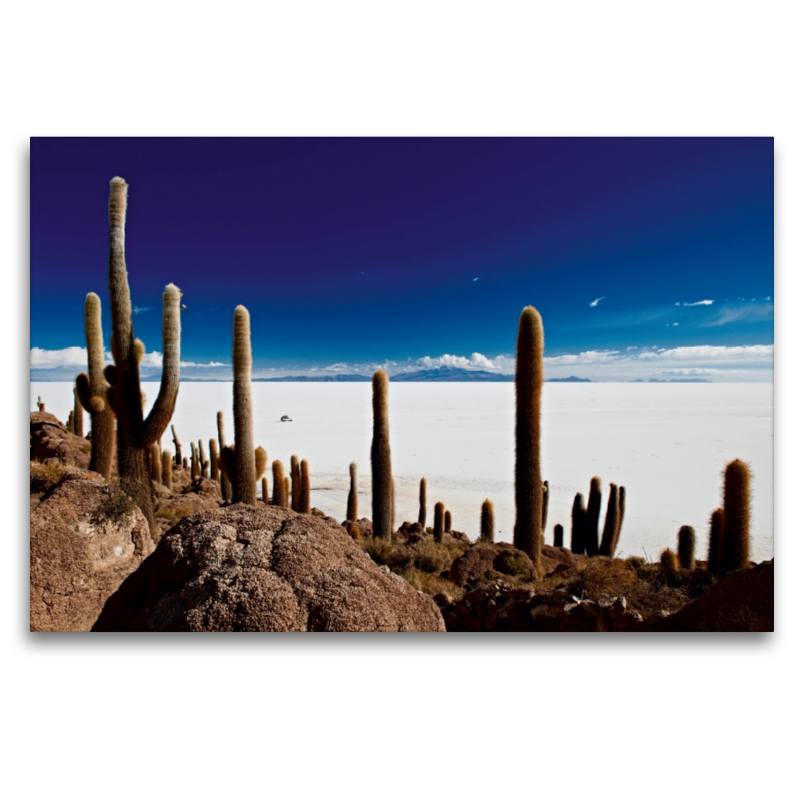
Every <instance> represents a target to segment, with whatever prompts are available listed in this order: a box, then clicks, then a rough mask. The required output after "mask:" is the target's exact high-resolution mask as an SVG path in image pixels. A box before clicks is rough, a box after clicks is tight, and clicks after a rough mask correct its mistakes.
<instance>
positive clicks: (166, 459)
mask: <svg viewBox="0 0 800 800" xmlns="http://www.w3.org/2000/svg"><path fill="white" fill-rule="evenodd" d="M172 464H173V460H172V453H170V452H169V450H164V451H162V453H161V483H162V484H163V485H164V486H166V488H167V489H169V490H170V491H172Z"/></svg>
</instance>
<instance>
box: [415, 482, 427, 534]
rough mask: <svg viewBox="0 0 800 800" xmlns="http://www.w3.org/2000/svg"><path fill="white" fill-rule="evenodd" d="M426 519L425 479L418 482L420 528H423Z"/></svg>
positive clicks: (418, 520) (418, 519)
mask: <svg viewBox="0 0 800 800" xmlns="http://www.w3.org/2000/svg"><path fill="white" fill-rule="evenodd" d="M427 517H428V482H427V481H426V480H425V478H421V479H420V482H419V517H417V522H419V524H420V525H422V527H423V528H424V527H425V520H426V519H427Z"/></svg>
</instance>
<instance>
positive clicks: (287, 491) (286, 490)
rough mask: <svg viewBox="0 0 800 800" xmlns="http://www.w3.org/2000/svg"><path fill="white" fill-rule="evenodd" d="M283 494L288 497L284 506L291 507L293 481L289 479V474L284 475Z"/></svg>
mask: <svg viewBox="0 0 800 800" xmlns="http://www.w3.org/2000/svg"><path fill="white" fill-rule="evenodd" d="M283 496H284V497H285V498H286V504H285V506H284V508H290V507H291V497H292V482H291V481H290V480H289V476H288V475H284V476H283Z"/></svg>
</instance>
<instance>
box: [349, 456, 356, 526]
mask: <svg viewBox="0 0 800 800" xmlns="http://www.w3.org/2000/svg"><path fill="white" fill-rule="evenodd" d="M347 519H348V520H349V521H350V522H356V521H357V520H358V465H357V464H356V462H355V461H353V462H352V463H351V464H350V492H349V493H348V495H347Z"/></svg>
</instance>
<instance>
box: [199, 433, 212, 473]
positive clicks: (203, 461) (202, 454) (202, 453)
mask: <svg viewBox="0 0 800 800" xmlns="http://www.w3.org/2000/svg"><path fill="white" fill-rule="evenodd" d="M197 452H198V456H199V459H200V477H201V478H207V477H208V474H209V473H208V467H209V464H208V459H207V458H206V449H205V447H203V440H202V439H200V441H198V442H197Z"/></svg>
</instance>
